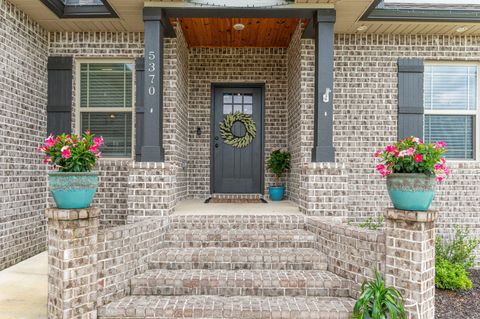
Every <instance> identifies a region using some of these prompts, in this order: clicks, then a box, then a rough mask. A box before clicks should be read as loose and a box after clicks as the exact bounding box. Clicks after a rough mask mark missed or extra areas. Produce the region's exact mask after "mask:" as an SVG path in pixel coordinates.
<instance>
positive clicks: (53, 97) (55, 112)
mask: <svg viewBox="0 0 480 319" xmlns="http://www.w3.org/2000/svg"><path fill="white" fill-rule="evenodd" d="M47 67H48V100H47V133H48V134H54V135H56V134H62V133H70V132H71V131H72V80H73V78H72V67H73V58H72V57H49V58H48V66H47Z"/></svg>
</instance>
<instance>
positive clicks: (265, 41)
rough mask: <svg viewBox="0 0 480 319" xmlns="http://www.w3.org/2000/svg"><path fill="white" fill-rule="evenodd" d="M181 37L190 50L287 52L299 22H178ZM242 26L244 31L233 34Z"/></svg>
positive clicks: (241, 20)
mask: <svg viewBox="0 0 480 319" xmlns="http://www.w3.org/2000/svg"><path fill="white" fill-rule="evenodd" d="M178 22H179V23H180V25H181V26H182V30H183V34H184V35H185V38H186V40H187V43H188V45H189V46H190V47H204V48H211V47H217V48H222V47H248V48H255V47H263V48H286V47H288V45H289V44H290V40H291V38H292V35H293V33H294V32H295V29H296V27H297V26H298V24H299V22H300V20H299V19H274V18H262V19H257V18H181V19H178ZM235 24H243V25H244V26H245V28H244V29H243V30H235V29H234V28H233V26H234V25H235Z"/></svg>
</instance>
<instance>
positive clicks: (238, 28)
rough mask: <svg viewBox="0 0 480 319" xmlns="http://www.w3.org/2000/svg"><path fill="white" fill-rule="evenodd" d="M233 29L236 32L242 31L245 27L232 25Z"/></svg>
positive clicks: (238, 24)
mask: <svg viewBox="0 0 480 319" xmlns="http://www.w3.org/2000/svg"><path fill="white" fill-rule="evenodd" d="M233 28H234V29H235V30H237V31H242V30H243V29H245V25H244V24H242V23H235V24H234V25H233Z"/></svg>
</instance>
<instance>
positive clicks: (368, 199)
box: [305, 35, 480, 262]
mask: <svg viewBox="0 0 480 319" xmlns="http://www.w3.org/2000/svg"><path fill="white" fill-rule="evenodd" d="M305 41H309V40H305ZM479 56H480V37H467V36H463V37H461V36H458V37H449V36H413V35H412V36H400V35H397V36H394V35H384V36H380V35H337V36H336V38H335V90H334V92H335V97H334V98H335V102H334V103H335V105H334V145H335V147H336V150H337V161H338V162H341V163H344V164H346V165H347V169H349V170H350V172H351V173H350V176H349V180H348V183H349V190H348V191H349V197H348V202H349V214H350V216H351V217H354V218H355V219H356V220H364V219H365V218H367V217H369V216H375V215H377V216H378V215H380V214H382V211H383V208H384V207H387V206H388V205H390V203H389V199H388V195H387V192H386V186H385V181H384V180H383V179H382V178H380V177H379V176H378V175H377V174H376V172H374V159H373V157H372V152H373V151H375V150H376V149H378V148H380V147H384V146H385V145H387V144H389V143H392V142H394V141H395V140H396V134H397V60H398V58H399V57H406V58H422V59H425V60H431V61H475V62H478V57H479ZM449 166H450V167H451V168H452V176H451V178H450V179H449V180H448V181H447V182H446V183H445V184H441V185H439V187H438V195H437V197H436V199H435V201H434V204H433V208H434V209H438V210H439V217H438V221H437V227H438V228H439V229H438V232H439V233H440V234H442V235H444V236H448V235H449V234H451V232H452V226H453V225H461V226H470V228H471V229H472V233H473V234H474V235H476V236H477V237H480V204H479V203H480V192H478V191H475V190H476V189H478V188H479V187H480V175H479V173H480V163H479V162H457V163H450V164H449ZM477 255H478V256H479V259H478V261H479V262H480V251H479V252H478V254H477Z"/></svg>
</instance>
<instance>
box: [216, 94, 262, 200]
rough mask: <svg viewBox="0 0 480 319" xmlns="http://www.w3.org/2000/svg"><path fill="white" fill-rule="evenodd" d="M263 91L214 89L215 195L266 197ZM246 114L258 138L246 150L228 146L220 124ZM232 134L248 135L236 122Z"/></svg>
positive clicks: (241, 125)
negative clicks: (234, 115) (250, 119)
mask: <svg viewBox="0 0 480 319" xmlns="http://www.w3.org/2000/svg"><path fill="white" fill-rule="evenodd" d="M262 95H263V94H262V88H261V87H219V86H216V87H214V89H213V125H212V126H213V139H212V154H213V165H212V192H213V193H239V194H245V193H255V194H263V190H262V188H263V155H262V154H263V110H262V108H263V101H262ZM235 112H242V113H244V114H248V115H249V116H251V117H252V119H253V121H254V122H255V126H256V135H255V138H254V139H253V140H252V142H251V143H250V144H249V145H248V146H246V147H242V148H236V147H233V146H230V145H228V144H226V143H224V141H223V139H222V137H221V135H220V125H219V124H220V122H221V121H223V120H224V119H225V116H226V115H227V114H231V113H235ZM232 133H233V134H234V135H235V136H240V137H241V136H244V135H245V126H244V125H243V124H242V123H240V122H236V123H234V124H233V127H232Z"/></svg>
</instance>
